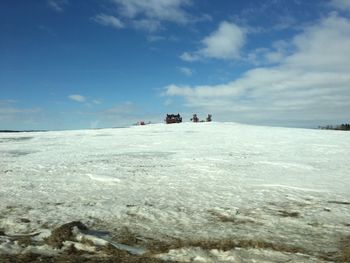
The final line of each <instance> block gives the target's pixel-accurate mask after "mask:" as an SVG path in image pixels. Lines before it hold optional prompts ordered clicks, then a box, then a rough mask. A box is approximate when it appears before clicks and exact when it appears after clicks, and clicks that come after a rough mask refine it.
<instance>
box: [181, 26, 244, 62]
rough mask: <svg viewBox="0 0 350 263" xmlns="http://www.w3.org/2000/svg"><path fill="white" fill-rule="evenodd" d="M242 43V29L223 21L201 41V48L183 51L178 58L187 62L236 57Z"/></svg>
mask: <svg viewBox="0 0 350 263" xmlns="http://www.w3.org/2000/svg"><path fill="white" fill-rule="evenodd" d="M244 43H245V31H244V29H242V28H240V27H239V26H237V25H236V24H234V23H230V22H227V21H223V22H221V24H220V25H219V27H218V29H217V30H216V31H214V32H213V33H211V34H210V35H209V36H207V37H205V38H204V39H203V40H202V41H201V44H202V48H200V49H199V50H197V51H194V52H184V53H183V54H182V55H181V56H180V58H181V59H182V60H185V61H189V62H191V61H196V60H200V59H202V58H215V59H238V58H240V50H241V48H242V47H243V45H244Z"/></svg>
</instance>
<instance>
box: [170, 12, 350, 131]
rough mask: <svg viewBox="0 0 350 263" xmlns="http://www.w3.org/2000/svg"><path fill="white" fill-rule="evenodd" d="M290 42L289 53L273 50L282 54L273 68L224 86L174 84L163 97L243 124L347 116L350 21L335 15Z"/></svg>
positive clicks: (258, 70) (349, 79) (249, 72)
mask: <svg viewBox="0 0 350 263" xmlns="http://www.w3.org/2000/svg"><path fill="white" fill-rule="evenodd" d="M291 45H292V46H293V49H294V52H292V53H291V54H285V53H283V52H282V51H279V50H278V49H276V50H274V52H275V53H276V56H278V57H279V58H278V64H277V65H275V66H273V67H271V66H270V67H260V68H255V69H252V70H249V71H247V72H246V73H245V74H244V75H243V76H242V77H240V78H238V79H236V80H234V81H232V82H229V83H225V84H220V85H207V86H195V87H191V86H178V85H174V84H172V85H169V86H167V87H166V88H165V95H167V96H168V97H173V96H179V97H183V98H184V99H185V104H186V106H188V107H190V108H192V109H198V110H200V111H203V112H212V113H217V114H218V115H220V116H221V117H222V119H225V118H226V119H231V120H232V117H233V118H235V119H236V120H239V121H245V122H259V121H262V122H264V123H267V122H274V121H275V122H279V123H281V120H289V121H290V122H291V121H298V122H301V121H314V122H317V123H319V124H321V122H322V121H324V122H330V121H333V122H334V121H335V120H343V119H346V118H348V112H349V111H350V103H349V101H350V84H349V83H350V74H349V72H350V61H349V59H348V58H349V57H350V20H349V19H347V18H344V17H340V16H339V15H337V14H336V13H332V14H330V15H329V16H328V17H326V18H324V19H323V20H321V21H319V23H317V24H315V25H313V26H309V27H307V28H305V29H304V31H303V32H302V33H300V34H298V35H296V36H295V37H294V38H293V40H292V41H291ZM271 52H273V51H271Z"/></svg>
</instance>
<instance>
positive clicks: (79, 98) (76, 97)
mask: <svg viewBox="0 0 350 263" xmlns="http://www.w3.org/2000/svg"><path fill="white" fill-rule="evenodd" d="M68 98H69V99H70V100H74V101H77V102H85V101H86V98H85V97H84V96H82V95H79V94H72V95H69V96H68Z"/></svg>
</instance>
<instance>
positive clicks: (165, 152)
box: [0, 123, 350, 262]
mask: <svg viewBox="0 0 350 263" xmlns="http://www.w3.org/2000/svg"><path fill="white" fill-rule="evenodd" d="M349 148H350V136H349V133H346V132H339V131H324V130H307V129H289V128H272V127H257V126H249V125H240V124H234V123H195V124H194V123H182V124H174V125H165V124H154V125H146V126H137V127H131V128H126V129H103V130H80V131H62V132H45V133H41V132H38V133H26V134H25V136H23V134H5V133H2V134H0V186H1V187H0V200H1V202H0V230H1V231H2V232H4V233H6V235H7V236H10V235H16V234H28V233H34V232H40V233H44V232H45V231H46V232H47V231H49V230H51V229H53V228H54V227H56V226H58V225H61V224H64V223H67V222H70V221H74V220H80V221H82V222H84V223H86V224H87V225H89V226H90V227H93V228H96V229H100V230H105V231H109V232H110V235H111V238H113V240H117V241H118V240H119V236H118V235H119V233H121V231H123V229H128V231H130V232H132V234H133V235H135V236H137V237H138V238H139V239H140V240H142V241H141V243H142V245H143V246H145V247H147V244H148V242H151V241H152V242H153V243H154V242H160V243H167V244H168V243H171V242H175V241H178V240H181V242H184V244H186V243H188V244H191V242H194V241H196V242H197V241H213V240H227V239H228V240H236V241H237V242H239V241H244V240H245V241H247V240H260V241H263V242H268V243H273V244H279V245H281V246H282V245H283V246H284V247H287V248H302V249H303V251H305V253H307V254H308V255H307V256H305V255H299V256H298V254H295V253H294V254H291V253H289V252H288V251H287V250H288V249H286V251H274V250H273V249H270V248H266V249H258V248H254V247H247V248H244V247H243V248H240V249H239V248H236V249H232V250H228V251H222V250H220V249H219V248H216V247H213V248H208V249H205V248H201V247H182V248H178V249H173V250H170V251H169V252H168V253H160V254H159V255H158V256H159V257H161V258H164V259H171V260H183V261H193V262H241V260H243V261H242V262H249V261H244V260H257V262H263V261H264V260H265V261H267V262H271V261H278V260H281V261H283V260H289V259H290V260H291V262H292V260H296V261H295V262H298V260H303V262H320V261H317V260H316V259H315V258H317V257H318V256H319V255H321V254H322V253H328V252H329V253H332V252H334V251H337V250H338V249H339V245H340V241H341V239H343V238H344V237H346V236H350V228H349V224H348V220H349V218H350V206H349V205H347V204H346V203H347V202H350V190H349V189H350V177H349V176H348V175H349V171H350V156H349V151H348V150H349ZM329 201H339V202H343V204H341V203H336V202H329ZM0 236H1V234H0ZM120 239H121V238H120ZM9 242H10V241H9V239H8V238H6V237H5V236H3V237H1V239H0V253H17V252H18V251H19V247H18V245H16V244H14V243H9ZM115 244H119V243H118V242H116V243H115ZM119 245H122V244H119ZM31 249H32V250H34V248H31ZM45 249H46V247H37V248H36V250H38V251H39V250H40V251H42V250H45ZM129 249H131V250H132V249H133V248H132V247H131V248H129ZM275 250H276V249H275ZM48 251H49V249H48ZM136 251H138V250H136ZM247 251H248V252H249V253H248V252H247ZM313 257H314V258H313ZM259 260H260V261H259ZM299 262H300V261H299Z"/></svg>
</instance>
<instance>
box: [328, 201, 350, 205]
mask: <svg viewBox="0 0 350 263" xmlns="http://www.w3.org/2000/svg"><path fill="white" fill-rule="evenodd" d="M327 203H329V204H338V205H350V202H345V201H328V202H327Z"/></svg>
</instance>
